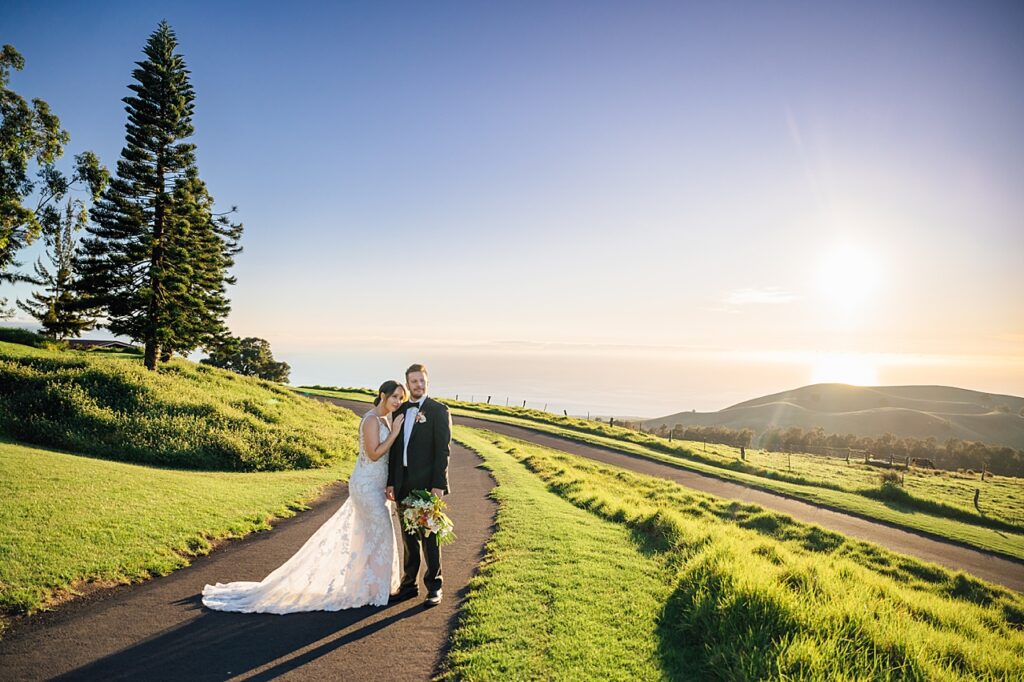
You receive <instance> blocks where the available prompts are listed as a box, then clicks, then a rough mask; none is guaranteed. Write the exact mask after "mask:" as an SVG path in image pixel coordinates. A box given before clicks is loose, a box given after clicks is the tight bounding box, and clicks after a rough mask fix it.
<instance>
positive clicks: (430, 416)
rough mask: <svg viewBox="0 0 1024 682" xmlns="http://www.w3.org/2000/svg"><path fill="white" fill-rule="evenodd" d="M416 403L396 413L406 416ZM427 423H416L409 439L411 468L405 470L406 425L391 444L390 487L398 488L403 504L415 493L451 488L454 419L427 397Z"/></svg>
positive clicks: (425, 413) (447, 490)
mask: <svg viewBox="0 0 1024 682" xmlns="http://www.w3.org/2000/svg"><path fill="white" fill-rule="evenodd" d="M411 405H412V403H409V402H406V403H403V404H402V406H401V407H400V408H398V410H396V414H405V413H406V411H407V410H408V409H409V407H410V406H411ZM420 414H422V415H423V417H424V419H425V420H426V421H424V422H422V423H414V424H413V427H412V433H411V434H410V436H409V450H408V455H409V466H408V468H407V469H404V470H403V468H402V449H403V448H404V447H405V424H402V427H401V429H400V430H399V433H398V438H396V439H395V442H394V443H392V444H391V451H390V455H389V457H388V485H390V486H394V488H395V498H396V499H397V500H398V501H399V502H401V501H402V500H404V499H405V497H406V496H407V495H408V494H409V493H410V492H412V491H413V490H430V489H431V488H440V489H441V490H444V492H445V494H447V493H449V492H451V491H450V490H449V488H448V457H449V455H450V453H451V444H452V417H451V415H450V414H448V408H447V407H446V406H445V405H442V404H441V403H439V402H437V401H436V400H434V399H433V398H431V397H429V396H427V398H426V399H425V400H424V401H423V406H422V407H421V408H420Z"/></svg>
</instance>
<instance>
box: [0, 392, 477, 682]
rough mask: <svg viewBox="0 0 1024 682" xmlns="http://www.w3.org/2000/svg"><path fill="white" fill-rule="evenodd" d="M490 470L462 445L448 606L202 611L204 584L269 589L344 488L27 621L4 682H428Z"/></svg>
mask: <svg viewBox="0 0 1024 682" xmlns="http://www.w3.org/2000/svg"><path fill="white" fill-rule="evenodd" d="M355 407H357V408H359V410H358V413H359V414H363V413H365V411H366V409H367V407H368V406H367V405H366V404H362V405H359V404H356V405H355ZM479 463H480V459H479V457H477V455H476V454H475V453H473V452H471V451H469V450H467V449H466V448H463V447H460V446H458V445H453V447H452V454H451V464H450V470H449V476H450V478H451V482H452V493H451V495H449V496H448V498H447V500H448V502H449V505H450V506H449V509H448V511H449V513H450V515H451V517H452V520H453V521H454V522H455V527H456V529H457V532H458V540H456V542H455V543H453V544H452V545H450V546H449V547H446V548H445V550H444V591H445V596H444V600H443V601H442V602H441V605H440V606H437V607H434V608H432V609H428V608H425V607H424V606H423V605H422V604H423V599H422V597H423V595H424V594H425V592H424V589H423V586H422V579H421V581H420V583H421V585H420V598H418V599H412V600H409V601H406V602H403V603H400V604H397V605H393V606H386V607H364V608H359V609H348V610H343V611H335V612H328V611H313V612H309V613H292V614H288V615H274V614H261V613H225V612H221V611H211V610H210V609H207V608H206V607H204V606H203V605H202V603H201V596H202V595H201V592H202V589H203V585H205V584H207V583H211V584H212V583H214V582H216V581H218V580H219V581H221V582H227V581H231V580H261V579H262V578H263V577H264V576H265V575H267V574H268V573H269V572H270V571H272V570H273V569H274V568H276V567H277V566H279V565H281V564H282V563H283V562H284V561H285V560H286V559H287V558H288V557H290V556H291V555H292V554H294V553H295V551H296V550H297V549H298V548H299V547H300V546H302V544H303V543H304V542H305V541H306V540H307V539H308V538H309V536H310V535H312V534H313V532H314V531H315V530H316V529H317V528H319V527H320V526H321V525H322V524H323V522H324V521H326V520H327V519H328V518H329V517H330V516H331V514H333V513H334V512H335V511H336V510H337V509H338V506H339V505H341V503H342V502H344V501H345V499H346V497H347V493H348V488H347V487H346V486H345V485H344V484H343V483H334V484H332V485H330V486H329V487H328V488H327V489H326V490H325V492H324V494H323V495H321V496H320V498H318V499H317V500H316V501H315V502H312V503H310V505H309V506H310V507H311V509H309V510H308V511H304V512H302V513H300V514H297V515H296V516H294V517H291V518H287V519H282V520H279V521H275V522H274V523H273V527H274V528H273V530H272V531H269V532H266V531H265V532H258V533H253V534H250V535H248V536H246V537H245V538H242V539H239V540H231V541H227V542H225V543H224V544H223V545H222V546H220V547H217V548H216V549H215V550H214V551H213V552H212V553H210V554H208V555H206V556H202V557H197V558H196V559H194V560H193V562H192V565H191V566H189V567H187V568H184V569H181V570H179V571H175V572H173V573H171V574H170V575H167V576H164V577H162V578H159V579H156V580H149V581H146V582H144V583H141V584H137V585H127V586H122V587H115V588H112V589H106V590H99V591H97V592H95V593H93V594H91V595H88V596H86V597H82V598H78V599H74V600H72V601H71V602H69V603H67V604H63V605H61V606H59V607H58V608H56V609H54V610H53V611H49V612H44V613H40V614H37V615H34V616H31V617H29V618H24V619H16V620H15V621H14V622H13V623H12V626H11V628H10V630H9V631H8V632H7V633H5V635H4V637H3V639H0V680H3V681H6V680H40V679H58V680H104V681H106V680H146V681H147V682H148V681H150V680H189V681H190V682H191V681H193V680H270V679H278V678H282V679H294V680H342V679H345V680H381V681H383V680H429V679H431V677H432V676H433V675H434V674H436V673H437V672H438V669H439V666H440V665H441V663H442V661H443V658H444V655H445V653H446V652H447V648H448V645H449V634H450V633H451V631H452V629H453V627H454V626H455V622H456V617H457V615H458V608H459V605H460V603H461V602H462V599H463V598H464V595H465V592H466V585H467V583H468V582H469V579H470V577H472V575H473V574H474V573H475V571H476V567H477V565H478V564H479V562H480V559H481V558H482V557H483V552H484V543H485V542H486V541H487V539H488V538H489V537H490V535H491V532H492V530H493V525H494V518H495V513H496V511H497V505H496V504H495V502H494V501H493V500H491V499H490V497H489V495H490V491H491V489H492V488H493V487H494V480H493V479H492V478H491V476H490V474H488V473H487V472H486V471H485V470H484V469H482V468H480V467H479V466H478V465H479ZM396 524H397V521H396ZM401 546H402V543H401V541H399V547H401ZM399 551H401V550H399Z"/></svg>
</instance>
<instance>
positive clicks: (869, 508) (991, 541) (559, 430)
mask: <svg viewBox="0 0 1024 682" xmlns="http://www.w3.org/2000/svg"><path fill="white" fill-rule="evenodd" d="M296 390H299V391H300V392H301V391H308V392H311V393H313V394H314V395H322V396H327V397H338V398H344V399H349V400H368V399H369V398H370V397H371V393H372V392H364V391H361V390H360V389H345V390H344V391H335V390H332V389H325V388H318V389H308V388H303V389H296ZM444 402H446V403H447V402H451V403H457V401H448V400H445V401H444ZM452 412H453V414H455V415H456V416H464V417H475V418H479V419H485V420H488V421H493V422H497V423H501V424H508V425H510V426H519V427H523V428H528V429H531V430H533V431H538V432H540V433H545V434H548V435H552V436H557V437H559V438H565V439H567V440H571V441H574V442H577V443H582V444H584V445H593V446H597V447H602V448H606V449H609V450H613V451H615V452H621V453H624V454H627V455H635V456H638V457H644V458H646V459H650V460H653V461H656V462H660V463H662V464H668V465H670V466H674V467H677V468H679V469H684V470H688V471H693V472H695V473H699V474H703V475H706V476H711V477H714V478H717V479H719V480H723V481H729V482H732V483H740V484H742V485H746V486H749V487H751V488H755V489H757V490H763V491H765V492H769V493H774V494H777V495H781V496H783V497H787V498H790V499H793V500H798V501H801V502H809V503H811V504H814V505H817V506H819V507H822V508H825V509H830V510H832V511H837V512H842V513H844V514H850V515H852V516H856V517H859V518H862V519H865V520H868V521H875V522H882V523H885V524H888V525H891V526H894V527H897V528H902V529H905V530H910V531H912V532H917V533H921V534H923V535H926V536H929V537H933V538H936V539H939V540H943V541H952V542H955V543H957V544H959V545H962V546H964V547H970V548H972V549H979V550H982V551H986V552H991V553H993V554H996V555H999V556H1002V557H1006V558H1009V559H1014V560H1017V561H1022V562H1024V534H1021V533H1019V532H1012V531H1009V530H1002V531H1001V530H997V529H994V528H989V527H986V526H984V525H979V524H976V523H969V522H966V521H960V520H957V519H953V518H949V517H947V516H937V515H934V514H929V513H928V512H927V511H925V510H922V509H918V508H914V507H910V508H907V507H905V506H903V505H899V503H898V502H891V501H890V502H885V501H881V500H877V499H874V498H872V497H868V496H866V495H863V494H859V493H856V492H850V491H846V490H843V489H837V488H835V487H829V486H821V485H816V484H798V483H792V482H789V481H785V480H780V479H777V478H764V477H760V476H757V475H754V474H747V473H744V472H739V471H735V470H732V469H729V468H727V467H723V466H719V465H713V464H706V463H704V462H703V461H698V460H692V459H684V458H683V456H682V455H680V456H674V455H669V454H663V453H660V452H654V451H651V450H649V449H647V448H645V447H644V446H642V445H638V444H636V443H633V442H630V441H622V440H618V439H616V438H614V437H607V436H596V435H593V434H591V433H584V432H579V431H573V430H570V429H568V428H563V427H558V426H554V425H552V424H549V423H544V422H540V421H537V420H531V419H521V418H516V417H507V416H503V415H497V414H492V413H489V412H483V411H477V410H467V409H463V408H459V407H456V408H453V409H452ZM556 416H557V415H556ZM894 505H895V506H894ZM950 509H954V508H952V507H951V508H950Z"/></svg>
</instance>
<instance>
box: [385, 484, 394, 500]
mask: <svg viewBox="0 0 1024 682" xmlns="http://www.w3.org/2000/svg"><path fill="white" fill-rule="evenodd" d="M384 497H386V498H388V499H389V500H391V501H392V502H394V501H395V486H393V485H389V486H388V487H387V488H384Z"/></svg>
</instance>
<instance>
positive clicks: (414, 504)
mask: <svg viewBox="0 0 1024 682" xmlns="http://www.w3.org/2000/svg"><path fill="white" fill-rule="evenodd" d="M402 506H403V507H405V509H404V510H403V511H402V530H404V531H405V532H406V533H414V532H416V531H421V532H422V533H423V534H424V535H425V536H427V537H430V534H431V533H433V534H434V535H435V536H436V539H437V546H438V547H441V546H442V545H447V544H448V543H449V542H452V541H453V540H455V526H454V525H453V524H452V520H451V519H450V518H448V515H447V514H445V513H444V509H445V507H446V506H447V505H446V504H445V502H444V500H442V499H441V498H440V497H438V496H437V495H435V494H434V493H432V492H430V491H429V490H413V491H412V492H411V493H409V496H408V497H406V498H405V499H404V500H402Z"/></svg>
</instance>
